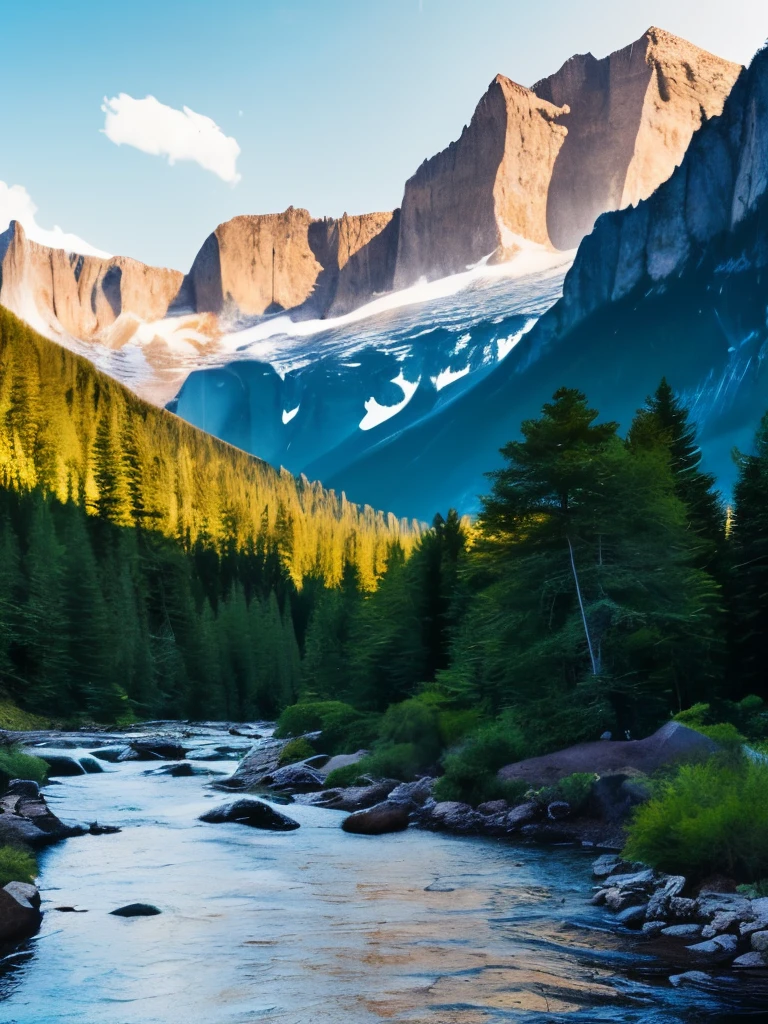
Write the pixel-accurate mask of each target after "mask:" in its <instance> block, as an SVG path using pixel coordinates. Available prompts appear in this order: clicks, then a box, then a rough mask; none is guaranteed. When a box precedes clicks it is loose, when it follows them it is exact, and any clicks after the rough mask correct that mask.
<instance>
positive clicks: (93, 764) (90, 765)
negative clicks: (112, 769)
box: [80, 757, 104, 775]
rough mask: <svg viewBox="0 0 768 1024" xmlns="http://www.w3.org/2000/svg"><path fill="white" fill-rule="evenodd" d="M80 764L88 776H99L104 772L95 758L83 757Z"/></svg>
mask: <svg viewBox="0 0 768 1024" xmlns="http://www.w3.org/2000/svg"><path fill="white" fill-rule="evenodd" d="M80 764H81V765H82V766H83V768H84V769H85V771H86V773H87V774H88V775H98V774H99V773H100V772H103V771H104V769H103V768H102V767H101V765H100V764H99V762H98V761H97V760H96V758H95V757H81V758H80Z"/></svg>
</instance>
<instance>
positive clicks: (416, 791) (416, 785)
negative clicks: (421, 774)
mask: <svg viewBox="0 0 768 1024" xmlns="http://www.w3.org/2000/svg"><path fill="white" fill-rule="evenodd" d="M434 784H435V780H434V779H430V778H427V777H425V778H423V779H417V780H416V781H415V782H401V783H400V785H399V786H395V788H394V789H393V790H392V792H391V793H390V794H389V796H388V798H387V799H388V800H389V801H390V803H393V804H407V805H409V806H415V807H423V806H424V804H425V803H426V802H427V800H429V798H430V797H431V796H432V788H433V786H434Z"/></svg>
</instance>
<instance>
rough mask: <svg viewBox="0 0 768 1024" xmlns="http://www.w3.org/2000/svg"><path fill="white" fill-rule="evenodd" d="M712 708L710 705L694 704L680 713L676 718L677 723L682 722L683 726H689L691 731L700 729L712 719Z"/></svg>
mask: <svg viewBox="0 0 768 1024" xmlns="http://www.w3.org/2000/svg"><path fill="white" fill-rule="evenodd" d="M710 713H711V708H710V705H709V704H693V705H692V706H691V707H689V708H686V709H685V711H678V713H677V714H676V715H675V716H674V720H675V721H676V722H680V723H681V724H682V725H687V726H688V727H689V728H690V729H698V727H699V726H701V725H706V724H707V722H709V719H710Z"/></svg>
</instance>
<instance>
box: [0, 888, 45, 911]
mask: <svg viewBox="0 0 768 1024" xmlns="http://www.w3.org/2000/svg"><path fill="white" fill-rule="evenodd" d="M3 888H4V889H5V891H6V892H9V893H10V894H11V896H13V897H14V898H15V899H17V900H19V902H21V900H26V901H27V903H29V905H30V906H31V907H34V908H35V910H39V909H40V890H39V889H38V888H37V886H36V885H32V884H31V882H9V883H8V885H4V886H3Z"/></svg>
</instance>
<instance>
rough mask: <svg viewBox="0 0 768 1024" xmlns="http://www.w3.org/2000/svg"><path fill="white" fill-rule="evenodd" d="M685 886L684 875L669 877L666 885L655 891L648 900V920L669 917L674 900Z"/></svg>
mask: <svg viewBox="0 0 768 1024" xmlns="http://www.w3.org/2000/svg"><path fill="white" fill-rule="evenodd" d="M684 888H685V878H684V877H683V875H670V876H669V877H667V879H666V881H665V882H664V885H663V886H662V887H661V888H660V889H657V890H656V892H654V894H653V895H652V896H651V898H650V901H649V902H648V920H649V921H655V920H659V919H660V918H663V917H667V916H668V915H669V912H670V905H671V902H672V900H673V899H675V898H676V897H677V896H679V895H680V893H681V892H682V891H683V889H684Z"/></svg>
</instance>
